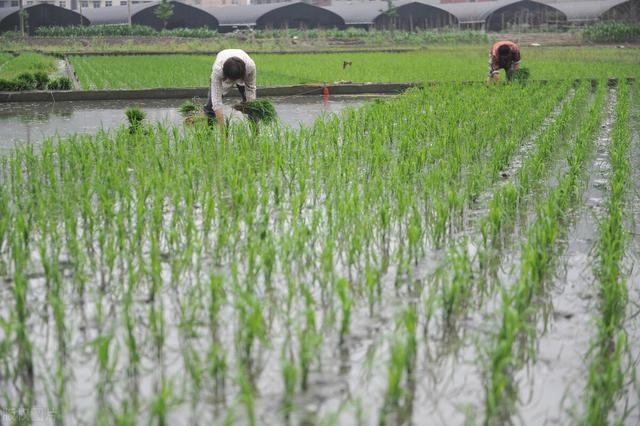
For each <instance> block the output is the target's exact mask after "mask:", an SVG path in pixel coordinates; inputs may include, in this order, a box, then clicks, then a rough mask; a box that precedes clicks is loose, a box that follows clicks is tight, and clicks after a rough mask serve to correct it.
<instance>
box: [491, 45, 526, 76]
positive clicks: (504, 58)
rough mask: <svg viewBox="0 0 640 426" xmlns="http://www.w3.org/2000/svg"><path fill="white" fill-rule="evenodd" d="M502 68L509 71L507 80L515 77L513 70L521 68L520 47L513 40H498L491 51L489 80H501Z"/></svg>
mask: <svg viewBox="0 0 640 426" xmlns="http://www.w3.org/2000/svg"><path fill="white" fill-rule="evenodd" d="M500 68H504V70H505V71H506V73H507V80H511V79H512V78H513V71H515V70H518V69H520V48H519V47H518V45H517V44H515V43H514V42H512V41H506V40H505V41H498V42H496V43H495V44H494V45H493V47H492V48H491V52H490V53H489V80H493V81H499V80H500Z"/></svg>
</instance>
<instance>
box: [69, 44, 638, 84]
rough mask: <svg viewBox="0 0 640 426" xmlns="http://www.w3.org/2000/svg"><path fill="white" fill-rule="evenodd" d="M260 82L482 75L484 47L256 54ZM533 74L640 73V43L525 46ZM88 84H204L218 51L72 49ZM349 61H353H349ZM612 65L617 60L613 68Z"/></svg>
mask: <svg viewBox="0 0 640 426" xmlns="http://www.w3.org/2000/svg"><path fill="white" fill-rule="evenodd" d="M252 58H253V59H254V60H255V62H256V66H257V68H258V69H259V70H260V72H259V73H258V75H257V78H258V81H257V83H258V85H259V86H270V85H287V84H301V83H323V82H328V83H333V82H337V81H351V82H415V81H428V80H440V81H450V80H484V79H486V75H487V61H488V48H486V47H485V46H478V45H472V46H464V45H463V46H455V47H451V46H448V47H432V48H429V49H426V50H421V51H414V52H402V53H383V52H375V53H371V52H368V53H332V54H288V55H277V54H253V55H252ZM522 58H523V64H524V65H525V66H527V67H528V68H530V70H531V73H532V75H533V76H534V78H536V79H565V78H569V79H574V78H605V77H610V76H618V77H627V76H637V75H639V74H640V72H639V71H638V70H640V50H639V49H637V48H636V49H633V48H632V49H611V48H584V47H580V48H575V47H573V48H572V47H549V48H544V47H537V48H536V47H526V46H525V47H523V52H522ZM69 60H70V62H71V64H72V65H73V67H74V69H75V71H76V74H77V75H78V79H79V81H80V84H81V86H82V88H83V89H141V88H151V87H188V86H207V84H208V81H209V80H208V79H209V76H210V74H211V64H212V63H213V60H214V58H213V57H211V56H205V55H202V56H199V55H148V56H70V57H69ZM345 61H346V62H350V63H351V65H347V66H346V67H345V64H344V63H345ZM612 64H615V67H612Z"/></svg>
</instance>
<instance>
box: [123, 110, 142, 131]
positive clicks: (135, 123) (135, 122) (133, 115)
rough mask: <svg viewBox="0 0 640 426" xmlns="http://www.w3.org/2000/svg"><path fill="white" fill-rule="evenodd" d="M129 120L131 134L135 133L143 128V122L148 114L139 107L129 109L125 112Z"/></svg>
mask: <svg viewBox="0 0 640 426" xmlns="http://www.w3.org/2000/svg"><path fill="white" fill-rule="evenodd" d="M124 113H125V115H126V116H127V120H129V132H130V133H135V132H136V131H137V130H138V129H140V128H142V124H143V123H142V122H143V121H144V118H145V117H146V116H147V114H146V113H145V112H144V111H142V110H141V109H140V108H138V107H133V106H132V107H129V108H127V110H126V111H125V112H124Z"/></svg>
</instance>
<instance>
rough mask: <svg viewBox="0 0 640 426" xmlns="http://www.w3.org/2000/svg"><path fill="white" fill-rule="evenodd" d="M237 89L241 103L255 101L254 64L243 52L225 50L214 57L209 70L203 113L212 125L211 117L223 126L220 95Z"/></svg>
mask: <svg viewBox="0 0 640 426" xmlns="http://www.w3.org/2000/svg"><path fill="white" fill-rule="evenodd" d="M234 85H235V86H236V87H237V88H238V91H239V92H240V95H242V101H243V102H247V101H253V100H255V99H256V64H255V63H254V62H253V59H251V58H250V57H249V55H247V53H246V52H245V51H244V50H240V49H226V50H222V51H221V52H219V53H218V55H217V56H216V60H215V62H214V63H213V67H212V69H211V79H210V81H209V96H208V97H207V104H206V105H205V106H204V108H203V109H204V113H205V115H206V116H207V118H208V120H209V124H213V117H214V116H215V117H216V118H217V119H218V124H220V126H221V127H222V126H223V125H224V114H223V113H222V95H226V94H227V93H228V92H229V89H231V88H232V87H233V86H234Z"/></svg>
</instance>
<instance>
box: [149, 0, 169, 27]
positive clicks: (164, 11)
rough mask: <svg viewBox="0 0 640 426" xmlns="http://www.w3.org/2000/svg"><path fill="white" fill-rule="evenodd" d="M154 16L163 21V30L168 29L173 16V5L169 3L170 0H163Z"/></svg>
mask: <svg viewBox="0 0 640 426" xmlns="http://www.w3.org/2000/svg"><path fill="white" fill-rule="evenodd" d="M153 14H154V15H155V16H156V18H158V19H159V20H161V21H162V28H167V22H168V21H169V18H171V16H173V5H172V4H171V3H169V0H162V1H161V2H160V4H159V5H158V6H157V7H156V9H155V10H154V11H153Z"/></svg>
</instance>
